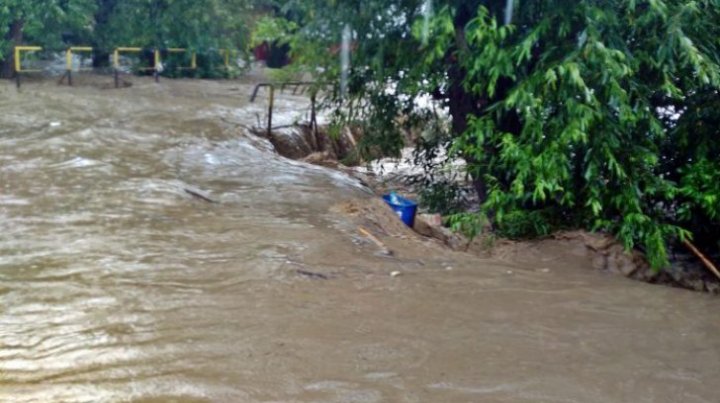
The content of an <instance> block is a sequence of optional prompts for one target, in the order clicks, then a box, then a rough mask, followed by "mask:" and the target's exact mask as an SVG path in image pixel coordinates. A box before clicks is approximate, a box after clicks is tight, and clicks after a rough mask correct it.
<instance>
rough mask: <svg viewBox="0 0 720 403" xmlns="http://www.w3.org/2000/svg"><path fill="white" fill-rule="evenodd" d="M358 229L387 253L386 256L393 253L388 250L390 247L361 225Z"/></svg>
mask: <svg viewBox="0 0 720 403" xmlns="http://www.w3.org/2000/svg"><path fill="white" fill-rule="evenodd" d="M358 231H360V233H361V234H363V235H365V236H366V237H368V239H370V240H371V241H373V243H375V245H377V246H378V248H380V249H381V250H382V253H383V254H385V255H388V256H390V255H392V254H393V252H392V251H391V250H390V248H388V247H387V246H385V244H384V243H382V241H381V240H379V239H377V237H375V235H373V234H371V233H370V231H368V230H366V229H365V228H363V227H358Z"/></svg>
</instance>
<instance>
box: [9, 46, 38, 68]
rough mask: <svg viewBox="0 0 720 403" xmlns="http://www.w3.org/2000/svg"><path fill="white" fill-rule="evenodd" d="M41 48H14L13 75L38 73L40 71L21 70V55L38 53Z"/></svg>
mask: <svg viewBox="0 0 720 403" xmlns="http://www.w3.org/2000/svg"><path fill="white" fill-rule="evenodd" d="M42 49H43V48H42V47H40V46H15V73H32V72H39V71H42V70H38V69H34V70H33V69H23V68H22V53H23V52H39V51H41V50H42Z"/></svg>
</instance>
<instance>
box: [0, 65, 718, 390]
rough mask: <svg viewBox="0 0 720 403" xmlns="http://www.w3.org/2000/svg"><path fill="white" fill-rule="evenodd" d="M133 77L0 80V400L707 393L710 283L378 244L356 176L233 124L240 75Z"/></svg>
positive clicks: (295, 100)
mask: <svg viewBox="0 0 720 403" xmlns="http://www.w3.org/2000/svg"><path fill="white" fill-rule="evenodd" d="M133 80H134V81H135V85H133V86H132V87H130V88H124V89H121V90H102V89H98V88H94V87H83V86H79V87H76V88H72V89H68V88H62V87H57V86H55V84H54V83H50V82H47V83H28V84H27V85H26V86H25V87H24V88H23V90H22V92H21V93H19V94H18V93H16V92H15V89H14V87H12V84H11V83H1V84H0V107H1V108H2V111H3V114H2V117H0V180H1V186H2V187H1V189H2V190H1V191H0V192H1V193H0V229H1V230H2V232H1V233H0V302H1V303H2V308H0V309H1V310H0V400H2V401H8V402H30V401H38V402H48V401H58V402H90V401H92V402H96V401H106V402H124V401H133V402H166V401H178V402H185V401H188V402H197V401H200V402H205V401H208V402H226V401H248V402H269V401H279V402H291V401H297V402H310V401H312V402H383V401H391V402H440V401H446V402H459V401H483V402H522V401H528V402H530V401H532V402H536V401H547V402H583V403H585V402H624V401H632V402H675V401H683V402H714V401H717V392H716V391H715V388H714V381H715V378H716V376H717V374H718V373H720V339H718V338H717V335H718V334H720V323H719V322H718V321H717V320H716V319H715V317H714V314H713V312H715V311H716V310H717V307H718V302H717V299H716V298H713V297H710V296H706V295H702V294H696V293H691V292H686V291H682V290H674V289H666V288H662V287H654V286H651V285H646V284H642V283H637V282H631V281H627V280H625V279H622V278H618V277H614V276H609V275H604V274H603V273H600V272H596V271H593V270H590V269H587V270H585V269H583V268H582V267H580V268H579V267H577V265H578V264H579V263H578V262H577V261H558V260H552V259H548V260H543V259H544V258H541V257H538V258H537V259H534V260H532V259H531V260H529V261H528V259H526V257H527V256H531V255H527V256H524V257H523V258H522V259H521V258H515V257H514V256H506V257H504V258H503V259H498V258H496V259H479V258H476V257H473V256H470V255H467V254H463V253H457V252H452V251H449V250H447V249H444V248H441V247H439V246H437V245H434V244H433V243H432V242H424V241H421V240H420V241H419V240H414V239H407V238H403V237H395V236H388V237H386V238H383V240H384V241H385V242H387V243H388V245H389V246H390V247H391V248H392V249H393V250H394V251H395V254H394V255H393V256H391V257H387V256H383V255H382V254H378V253H377V248H376V246H375V245H373V244H372V243H371V242H369V241H368V240H367V239H366V238H364V237H363V236H362V235H360V234H359V233H358V231H357V225H358V224H359V223H361V222H358V221H357V220H358V219H357V217H352V216H351V215H348V214H345V213H343V212H342V211H338V210H337V209H334V208H333V206H336V205H337V204H338V203H341V202H342V201H344V200H354V199H368V198H370V197H372V195H370V194H369V192H368V191H367V189H365V188H364V187H363V186H362V185H361V184H360V183H359V182H358V181H356V180H355V179H353V178H350V177H348V176H345V175H343V174H341V173H339V172H336V171H333V170H329V169H325V168H322V167H317V166H313V165H309V164H305V163H301V162H295V161H290V160H287V159H284V158H281V157H279V156H278V155H276V154H274V153H273V151H272V147H271V145H270V144H269V143H268V142H266V141H264V140H262V139H258V138H256V137H255V136H252V135H248V134H245V133H244V129H243V127H244V126H247V125H252V124H254V123H255V122H256V121H257V120H258V116H260V117H262V115H263V113H264V104H263V103H262V102H259V103H257V104H248V102H247V99H248V97H249V92H250V90H251V86H250V85H249V84H244V83H239V82H225V83H223V82H205V81H163V82H162V83H161V85H159V86H158V85H156V84H154V83H152V82H151V81H150V80H144V79H133ZM277 105H278V108H279V112H277V114H278V115H279V116H280V118H279V119H287V120H288V121H294V120H295V118H296V117H297V116H298V115H302V113H304V112H303V111H304V110H305V109H304V108H306V107H307V101H306V100H305V99H304V97H302V96H292V95H285V96H283V97H282V98H280V99H279V100H278V104H277ZM185 189H193V190H195V191H198V192H202V194H205V195H208V196H209V197H211V198H212V199H213V200H216V201H217V202H218V203H206V202H205V201H203V200H199V199H197V198H195V197H192V196H191V195H189V194H188V193H187V192H186V191H185ZM361 218H362V217H361ZM546 269H547V270H546ZM300 271H307V272H312V273H320V274H322V275H323V277H311V276H307V275H303V274H301V272H300ZM394 271H399V272H401V273H402V275H401V276H399V277H391V276H390V273H392V272H394Z"/></svg>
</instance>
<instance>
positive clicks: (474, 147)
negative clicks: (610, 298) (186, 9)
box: [277, 0, 720, 268]
mask: <svg viewBox="0 0 720 403" xmlns="http://www.w3.org/2000/svg"><path fill="white" fill-rule="evenodd" d="M282 7H283V11H284V12H285V13H288V12H292V14H293V15H295V16H297V21H298V22H299V24H298V28H295V29H293V31H292V32H290V33H291V34H292V35H291V39H289V41H290V42H291V44H292V46H293V49H294V52H295V58H296V60H298V61H299V62H300V63H302V64H303V65H305V66H307V67H309V70H310V71H313V72H318V71H320V72H321V73H320V74H319V79H321V80H322V79H324V80H327V81H329V82H335V83H337V82H338V80H339V78H340V77H341V72H340V67H339V66H340V63H339V62H338V54H337V52H336V49H337V46H336V45H337V44H338V43H339V41H340V38H341V32H342V30H343V27H345V26H346V25H349V26H350V27H351V29H352V33H353V44H352V49H353V52H352V59H353V61H352V69H351V71H350V74H349V79H348V92H347V94H342V92H341V91H339V90H337V91H335V93H334V96H333V98H332V100H333V101H334V102H335V105H336V106H342V107H343V108H344V109H342V112H339V113H338V116H347V115H351V116H353V115H354V116H358V117H361V118H362V119H364V120H365V121H366V122H367V126H368V133H367V134H368V137H367V138H368V139H369V140H370V141H371V142H374V143H375V144H381V145H382V148H383V149H384V150H385V151H390V152H396V151H397V150H398V149H399V147H400V146H401V144H402V139H401V136H400V132H399V131H398V130H397V129H398V122H404V123H407V122H413V121H415V119H414V118H418V119H420V118H427V116H426V115H425V116H423V115H422V114H424V113H425V112H422V114H421V113H420V111H419V110H418V108H416V107H415V105H416V103H415V101H416V99H418V97H421V96H428V95H431V96H433V97H435V98H436V99H437V100H438V101H440V102H441V103H442V105H443V106H445V107H447V108H448V111H449V113H450V115H451V118H452V125H451V128H450V130H449V132H448V133H440V134H439V135H437V136H435V137H434V140H433V141H431V142H429V144H428V142H427V141H425V144H422V148H423V149H427V150H433V149H436V148H437V147H449V148H450V150H451V151H452V152H453V154H452V155H455V156H457V157H461V158H464V159H465V160H466V162H467V169H468V171H469V173H470V174H471V175H472V177H473V178H474V184H475V188H476V190H477V192H478V195H479V196H480V200H481V204H482V212H483V213H484V214H486V215H488V216H490V217H491V218H492V219H493V220H494V222H495V225H496V226H498V227H500V228H502V227H503V225H505V224H507V223H508V220H512V221H513V222H518V221H522V220H523V219H524V218H525V219H527V220H531V221H532V222H533V224H532V225H523V226H520V227H523V228H540V229H543V230H547V229H548V228H553V226H556V225H558V224H562V225H567V226H574V227H584V228H590V229H602V230H607V231H611V232H613V233H615V234H616V235H617V236H618V237H619V238H620V239H621V240H622V241H623V242H624V243H625V244H626V246H627V247H633V246H639V247H641V248H643V249H645V250H646V252H647V255H648V257H649V258H650V261H651V263H652V264H653V266H654V267H657V268H659V267H662V266H663V265H665V264H666V263H667V252H666V250H667V249H666V246H667V242H668V241H670V240H672V239H675V238H678V237H679V238H684V237H687V236H690V235H691V233H690V232H688V230H689V231H691V232H694V233H695V235H696V236H698V237H708V234H710V233H717V229H716V228H718V227H719V226H718V212H719V211H720V207H719V206H720V204H719V203H720V189H719V188H718V183H719V182H718V177H719V176H720V173H719V172H720V157H719V155H720V150H719V149H718V141H717V140H716V139H717V137H718V135H719V134H720V132H719V131H720V129H719V126H718V125H717V122H718V120H719V117H720V110H718V108H717V106H718V88H720V67H719V65H720V0H603V1H600V0H572V1H570V0H527V1H521V2H519V3H518V5H517V6H515V7H513V2H512V1H506V0H503V1H493V0H488V1H459V0H458V1H452V0H445V1H439V0H435V1H417V0H414V1H413V0H385V1H379V0H378V1H372V0H369V1H365V2H341V1H327V0H302V1H300V0H291V1H286V2H282ZM431 10H432V12H431ZM277 26H283V24H277ZM285 26H287V25H285ZM284 34H286V35H287V34H288V33H287V32H286V33H284ZM398 115H404V116H405V117H406V119H402V120H399V119H397V117H398ZM368 149H369V150H372V148H368ZM428 155H433V153H432V152H430V153H429V154H428ZM543 220H544V221H545V222H540V221H543ZM477 221H478V222H479V221H480V220H477ZM701 224H702V225H701ZM710 228H715V230H710ZM708 239H709V237H708Z"/></svg>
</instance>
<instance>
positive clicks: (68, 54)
mask: <svg viewBox="0 0 720 403" xmlns="http://www.w3.org/2000/svg"><path fill="white" fill-rule="evenodd" d="M92 51H93V48H92V47H90V46H71V47H69V48H67V50H66V51H65V63H66V66H67V67H66V69H67V71H72V70H73V54H74V53H77V52H92ZM78 70H80V68H78Z"/></svg>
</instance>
